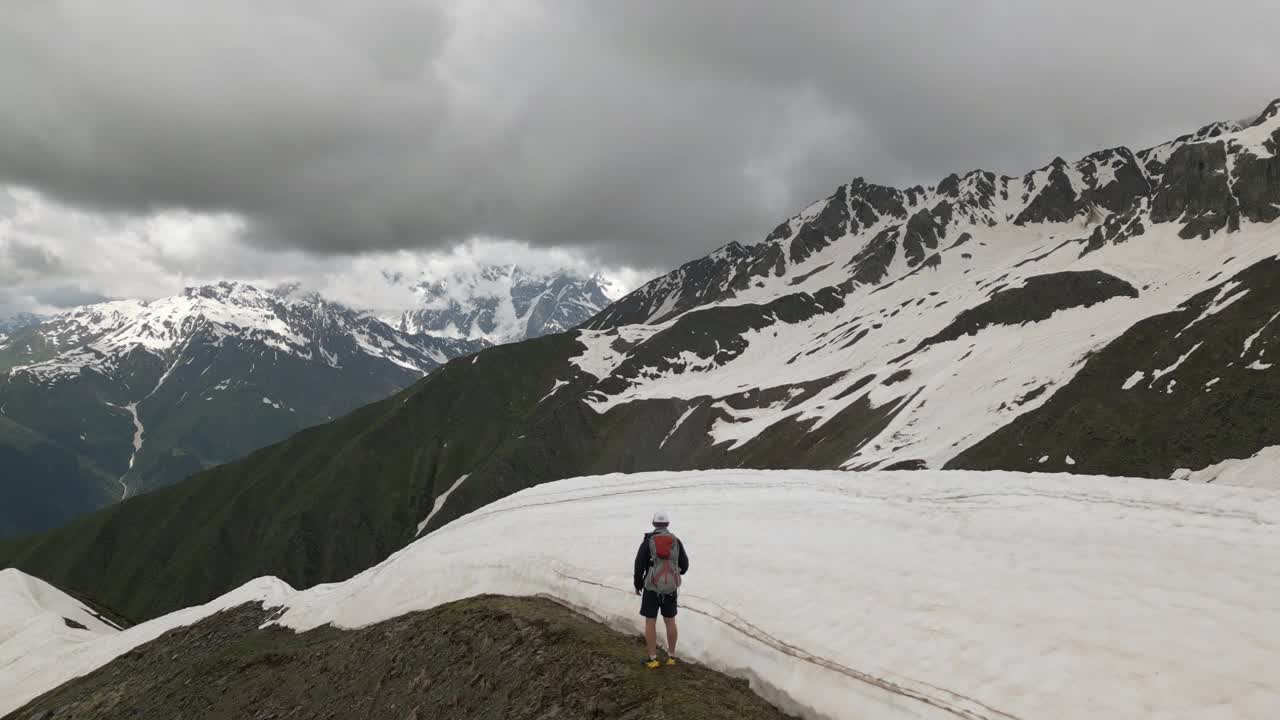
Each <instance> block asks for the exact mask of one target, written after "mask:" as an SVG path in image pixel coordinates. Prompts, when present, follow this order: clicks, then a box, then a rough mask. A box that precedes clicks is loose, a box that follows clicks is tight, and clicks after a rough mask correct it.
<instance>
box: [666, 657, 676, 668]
mask: <svg viewBox="0 0 1280 720" xmlns="http://www.w3.org/2000/svg"><path fill="white" fill-rule="evenodd" d="M675 664H676V659H675V658H673V657H671V656H670V655H668V656H667V665H668V666H671V665H675Z"/></svg>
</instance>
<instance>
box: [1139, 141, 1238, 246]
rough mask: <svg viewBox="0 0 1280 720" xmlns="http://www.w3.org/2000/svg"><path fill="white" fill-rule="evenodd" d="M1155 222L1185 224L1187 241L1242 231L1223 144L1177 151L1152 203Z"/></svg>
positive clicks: (1180, 233)
mask: <svg viewBox="0 0 1280 720" xmlns="http://www.w3.org/2000/svg"><path fill="white" fill-rule="evenodd" d="M1151 221H1152V222H1157V223H1161V222H1181V223H1183V228H1182V230H1181V231H1180V232H1179V233H1178V235H1180V236H1181V237H1183V238H1186V239H1191V238H1193V237H1200V238H1202V239H1207V238H1208V237H1209V235H1210V234H1212V233H1215V232H1217V231H1219V230H1222V229H1224V228H1229V229H1231V230H1235V229H1238V228H1239V226H1240V216H1239V212H1238V208H1237V206H1236V201H1235V198H1234V197H1233V196H1232V194H1231V191H1230V189H1229V188H1228V186H1227V154H1226V148H1225V146H1224V144H1223V143H1221V142H1216V143H1200V144H1195V145H1183V146H1182V147H1179V148H1178V149H1177V150H1175V151H1174V152H1173V155H1171V156H1170V157H1169V162H1168V163H1167V165H1166V168H1165V172H1164V178H1163V179H1162V180H1161V182H1160V186H1159V187H1158V188H1156V192H1155V196H1154V197H1153V198H1152V200H1151Z"/></svg>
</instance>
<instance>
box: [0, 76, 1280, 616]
mask: <svg viewBox="0 0 1280 720" xmlns="http://www.w3.org/2000/svg"><path fill="white" fill-rule="evenodd" d="M1278 221H1280V101H1276V102H1273V103H1271V104H1270V105H1269V106H1268V107H1267V108H1266V109H1265V110H1264V111H1263V112H1262V113H1261V114H1259V115H1258V116H1257V117H1256V118H1251V119H1250V120H1248V121H1246V122H1239V123H1214V124H1211V125H1209V126H1206V127H1204V128H1202V129H1200V130H1198V131H1196V132H1194V133H1190V134H1188V135H1184V136H1182V137H1179V138H1176V139H1174V140H1172V141H1169V142H1166V143H1163V144H1160V145H1157V146H1154V147H1150V148H1146V149H1141V150H1136V151H1135V150H1131V149H1129V148H1124V147H1120V148H1111V149H1106V150H1101V151H1099V152H1095V153H1092V154H1090V155H1088V156H1086V157H1084V158H1081V159H1079V160H1077V161H1074V162H1068V161H1066V160H1063V159H1061V158H1056V159H1054V160H1053V161H1052V162H1050V163H1049V164H1047V165H1045V166H1044V167H1041V168H1039V169H1036V170H1033V171H1031V172H1028V173H1026V174H1025V175H1022V176H1014V177H1008V176H1001V175H997V174H995V173H991V172H986V171H978V170H975V171H972V172H968V173H965V174H963V175H959V174H956V175H950V176H948V177H945V178H942V179H941V180H939V181H938V182H937V183H936V184H934V185H931V186H927V187H926V186H915V187H907V188H894V187H887V186H882V185H876V184H873V183H870V182H867V181H865V180H863V179H855V180H853V181H851V182H849V183H846V184H844V185H841V186H839V187H837V188H836V189H835V191H834V192H833V193H832V194H831V195H830V196H828V197H827V198H824V199H822V200H819V201H817V202H815V203H813V204H811V205H810V206H808V207H806V208H804V209H803V210H801V211H800V212H799V213H797V214H796V215H794V216H793V217H791V218H788V219H786V220H785V221H783V222H782V223H781V224H779V225H778V226H777V227H776V228H775V229H774V230H773V231H772V232H770V233H768V235H767V236H766V237H765V238H764V240H762V241H761V242H759V243H757V244H753V245H742V244H736V243H734V244H730V245H727V246H725V247H722V248H720V249H718V250H716V251H715V252H713V253H711V254H709V255H707V256H706V257H703V258H700V259H697V260H694V261H692V262H690V263H687V264H685V265H683V266H681V267H679V268H677V269H675V270H673V271H672V272H670V273H668V274H666V275H664V276H662V277H659V278H657V279H655V280H653V281H651V282H649V283H647V284H646V285H644V286H643V287H641V288H639V289H637V290H636V291H634V292H632V293H630V294H629V295H627V296H625V297H623V298H622V299H620V300H619V301H617V302H615V303H613V304H612V305H610V306H608V307H607V308H605V309H603V310H602V311H600V312H599V313H598V314H596V315H595V316H594V317H592V318H591V319H590V320H588V321H587V322H585V323H584V324H583V325H582V326H581V327H580V328H579V329H576V330H571V331H568V332H562V333H558V334H552V335H547V336H544V337H541V338H535V339H531V340H527V341H525V342H520V343H516V344H509V345H502V346H498V347H493V348H488V349H485V350H483V351H481V352H478V353H475V354H473V355H471V356H468V357H465V358H455V359H452V360H450V361H449V362H447V363H445V364H444V365H443V366H442V367H440V368H439V369H437V370H435V371H433V372H431V373H430V374H429V375H427V376H426V377H425V378H423V379H421V380H419V381H417V382H416V383H414V384H413V385H411V386H409V387H407V388H406V389H404V390H401V391H399V392H397V393H395V394H394V395H391V396H390V397H388V398H386V399H383V400H380V401H378V402H375V403H373V404H370V405H366V406H364V407H362V408H360V409H358V410H356V411H354V412H352V413H351V414H349V415H346V416H344V417H340V418H338V419H336V420H334V421H333V422H328V423H324V424H321V425H317V426H315V427H311V428H308V429H306V430H303V431H301V432H299V433H297V434H296V435H293V436H292V437H290V438H289V439H287V440H285V441H283V442H281V443H278V444H276V445H273V446H270V447H266V448H263V449H261V450H258V451H256V452H253V453H252V454H250V455H248V456H247V457H244V458H243V459H240V460H237V461H235V462H232V463H229V464H226V465H221V466H218V467H214V468H211V469H208V470H205V471H203V472H200V473H198V474H196V475H195V476H194V477H192V478H191V479H189V480H187V481H185V482H182V483H179V484H177V485H175V486H172V487H168V488H164V489H161V490H158V491H156V492H153V493H149V494H147V495H143V496H139V497H137V498H131V499H130V500H128V501H127V502H124V503H119V504H116V505H113V506H111V507H109V508H106V509H104V510H102V511H100V512H98V513H95V514H93V515H91V516H88V517H85V518H81V519H79V520H77V521H75V522H73V523H71V524H70V525H67V526H65V527H63V528H60V529H58V530H55V531H52V532H49V533H45V534H42V535H38V536H34V537H31V538H26V539H22V540H12V541H5V542H0V563H4V564H12V565H15V566H17V567H20V568H22V569H24V570H26V571H28V572H31V573H33V574H35V575H38V576H39V577H41V578H44V579H46V580H49V581H51V582H54V583H55V584H57V585H59V586H60V587H64V588H68V589H71V590H74V591H77V592H83V593H86V594H89V595H91V596H93V597H95V598H98V599H100V600H102V601H103V602H104V603H106V604H107V605H109V606H111V607H113V608H115V609H117V610H119V611H120V612H122V613H124V614H125V615H127V616H129V617H132V618H144V617H152V616H155V615H158V614H160V613H163V612H165V611H168V610H172V609H175V608H179V607H184V606H188V605H192V604H196V603H199V602H203V601H206V600H208V599H210V598H212V597H216V596H217V595H219V594H221V593H223V592H226V591H227V590H229V589H231V588H234V587H236V586H238V585H239V584H241V583H243V582H246V581H248V580H250V579H252V578H255V577H259V576H263V575H275V576H277V577H280V578H282V579H283V580H285V581H287V582H288V583H289V584H291V585H293V586H295V587H310V586H312V585H315V584H317V583H325V582H331V581H337V580H342V579H345V578H348V577H350V576H351V575H352V574H354V573H356V572H359V571H361V570H364V569H366V568H368V567H370V566H371V565H373V564H375V563H377V562H379V561H381V560H382V559H384V558H386V557H387V556H388V555H390V554H391V553H393V552H395V551H396V550H399V549H401V548H402V547H404V546H405V545H406V544H408V543H410V542H412V541H413V540H414V538H416V537H418V536H420V535H422V534H424V533H431V532H432V531H433V530H435V529H437V528H439V527H441V526H443V525H444V524H446V523H448V522H449V521H451V520H453V519H456V518H458V517H460V516H462V515H463V514H465V513H468V512H470V511H473V510H475V509H477V508H480V507H482V506H484V505H487V504H488V503H491V502H493V501H496V500H498V499H500V498H503V497H506V496H508V495H510V494H512V493H514V492H516V491H519V490H521V489H524V488H528V487H530V486H533V485H537V484H540V483H543V482H547V481H551V480H557V479H560V478H567V477H574V476H581V475H591V474H600V473H611V472H635V471H642V470H686V469H704V468H716V467H752V468H812V469H843V470H868V469H876V470H890V469H896V470H901V469H924V468H956V469H1004V470H1029V471H1049V472H1066V471H1070V472H1074V473H1082V474H1093V475H1098V474H1101V475H1127V476H1138V477H1154V478H1168V477H1171V476H1176V477H1181V478H1186V477H1191V476H1192V475H1191V473H1190V471H1196V470H1200V469H1202V468H1206V467H1208V466H1213V465H1220V464H1222V463H1229V462H1232V461H1236V460H1241V461H1243V460H1247V459H1248V458H1250V457H1252V456H1254V455H1255V454H1259V453H1262V452H1264V451H1265V450H1266V448H1268V447H1271V446H1275V445H1280V425H1277V424H1276V423H1274V422H1272V421H1271V420H1273V419H1274V418H1275V417H1277V413H1280V373H1277V372H1276V371H1275V370H1274V368H1275V365H1276V359H1275V357H1274V353H1275V352H1276V347H1277V340H1280V325H1277V324H1276V323H1275V322H1274V321H1275V320H1276V319H1277V317H1280V312H1278V311H1280V308H1278V307H1277V306H1276V305H1277V304H1276V301H1275V298H1276V287H1277V285H1278V284H1280V260H1277V256H1280V222H1278ZM495 327H497V326H496V325H495ZM162 369H163V368H162ZM147 389H148V390H149V388H147Z"/></svg>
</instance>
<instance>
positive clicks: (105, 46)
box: [0, 0, 1280, 267]
mask: <svg viewBox="0 0 1280 720" xmlns="http://www.w3.org/2000/svg"><path fill="white" fill-rule="evenodd" d="M1277 27H1280V6H1277V5H1275V4H1267V3H1254V2H1249V3H1240V2H1219V3H1214V4H1211V5H1210V4H1205V3H1199V2H1142V3H1139V2H1115V1H1114V0H1112V1H1111V2H1105V3H1103V2H1077V3H1068V4H1061V3H1058V4H1046V3H1028V2H986V3H939V2H892V3H888V2H886V3H868V2H819V1H816V0H815V1H813V2H789V3H739V2H727V1H726V2H689V1H688V0H682V1H679V2H676V1H672V2H656V1H651V2H621V1H617V2H604V1H587V0H579V1H568V2H546V3H536V2H533V1H532V0H510V1H508V2H495V3H483V4H481V3H452V2H445V3H439V4H437V3H429V2H385V3H366V2H359V1H357V0H349V1H337V0H305V1H303V0H297V1H294V2H291V1H287V0H281V1H278V2H270V3H262V2H257V1H253V2H250V1H249V0H220V2H213V3H197V2H174V1H173V0H121V1H120V2H111V3H103V2H97V1H96V0H64V1H62V2H48V1H46V0H17V1H16V2H14V3H9V4H7V5H6V7H5V10H4V19H3V20H2V21H0V97H3V98H4V111H3V112H2V113H0V182H5V183H10V184H13V185H18V186H25V187H29V188H33V189H36V190H38V191H39V192H41V193H45V194H47V195H49V196H50V197H53V198H56V199H57V200H58V201H59V202H61V203H66V204H67V205H69V206H74V207H78V208H82V209H93V210H95V211H103V212H109V213H121V212H122V213H133V214H140V215H146V214H148V213H153V212H157V211H164V210H171V209H181V210H186V211H192V212H197V213H204V212H217V213H233V214H236V215H239V216H242V217H243V218H244V219H245V221H246V222H245V224H244V230H243V232H244V239H245V240H246V241H247V242H249V243H251V244H253V245H255V246H257V247H258V248H259V249H287V250H290V251H301V252H304V253H309V254H315V255H325V254H336V253H361V252H372V251H385V250H394V249H401V248H420V249H428V250H430V249H440V248H446V247H449V246H451V245H452V244H454V243H457V242H459V241H461V240H464V239H466V238H470V237H474V236H490V237H504V238H513V239H517V240H520V241H522V242H527V243H530V244H531V245H533V246H535V247H538V246H542V247H548V246H569V247H576V248H579V249H581V250H583V251H585V252H587V253H588V254H590V255H591V256H593V257H596V258H598V259H599V260H600V261H601V262H608V263H613V264H626V265H632V266H642V267H664V266H671V265H674V264H676V263H679V262H681V261H683V260H686V259H688V258H691V257H694V256H697V255H699V254H701V253H703V252H705V251H707V250H709V249H710V248H712V247H715V246H717V245H720V244H723V243H724V242H727V241H729V240H755V239H759V238H760V237H762V236H763V234H764V233H766V232H767V231H768V230H769V229H770V228H771V227H772V226H773V225H774V224H776V223H777V222H778V221H780V220H782V219H783V218H785V217H786V216H787V215H789V214H791V213H792V212H794V211H795V210H797V209H798V208H800V207H802V206H804V205H805V204H807V203H808V202H809V201H812V200H814V199H817V198H819V197H821V196H824V195H826V194H828V193H829V192H830V191H831V190H832V188H833V187H834V186H835V185H836V184H837V183H840V182H844V181H847V180H848V179H849V178H851V177H853V176H856V175H860V176H865V177H867V178H868V179H871V180H873V181H880V182H886V183H903V182H911V183H915V182H922V183H928V182H931V181H934V180H936V179H938V178H940V177H942V176H943V175H945V174H947V173H949V172H953V171H961V172H962V171H964V170H967V169H970V168H973V167H984V168H988V169H993V170H996V171H1001V172H1007V173H1014V172H1022V171H1025V170H1027V169H1030V168H1032V167H1036V166H1039V165H1043V164H1044V163H1045V162H1047V161H1048V160H1050V159H1051V158H1052V157H1053V156H1055V155H1060V154H1061V155H1064V156H1068V157H1070V156H1071V155H1079V154H1083V153H1086V152H1088V151H1090V150H1092V149H1095V148H1097V147H1100V146H1111V145H1117V144H1131V145H1141V144H1144V143H1154V142H1157V141H1160V140H1162V139H1165V138H1166V137H1171V136H1174V135H1177V134H1180V133H1181V132H1185V131H1188V130H1191V129H1194V128H1195V127H1197V126H1199V125H1201V124H1204V123H1206V122H1208V121H1211V120H1216V119H1228V118H1232V117H1233V116H1236V115H1240V116H1243V115H1245V114H1247V113H1249V112H1251V111H1257V110H1259V109H1261V107H1262V106H1263V105H1264V104H1265V103H1266V102H1267V101H1268V100H1270V99H1272V97H1274V96H1276V95H1280V83H1278V82H1277V79H1276V74H1275V68H1277V67H1280V43H1276V42H1275V30H1276V28H1277ZM27 259H28V260H34V258H33V257H28V258H27Z"/></svg>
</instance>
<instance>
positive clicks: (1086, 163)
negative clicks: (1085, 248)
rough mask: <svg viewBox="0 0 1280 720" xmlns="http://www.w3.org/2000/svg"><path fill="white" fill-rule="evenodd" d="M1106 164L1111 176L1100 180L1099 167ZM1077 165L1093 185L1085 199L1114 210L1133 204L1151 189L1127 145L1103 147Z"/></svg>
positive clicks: (1118, 210) (1123, 209)
mask: <svg viewBox="0 0 1280 720" xmlns="http://www.w3.org/2000/svg"><path fill="white" fill-rule="evenodd" d="M1103 166H1108V167H1110V168H1111V172H1112V174H1113V175H1114V179H1112V180H1111V181H1110V182H1107V183H1106V184H1102V185H1100V184H1099V180H1098V178H1099V175H1100V168H1101V167H1103ZM1080 167H1081V170H1082V172H1083V173H1084V175H1085V179H1086V181H1087V182H1089V183H1090V185H1092V189H1091V190H1089V191H1088V192H1087V193H1086V194H1085V195H1086V199H1087V200H1089V201H1090V202H1093V203H1095V204H1096V205H1098V206H1099V207H1102V208H1105V209H1107V210H1109V211H1111V212H1113V213H1123V212H1126V211H1128V210H1131V209H1132V208H1133V207H1134V206H1136V205H1137V204H1138V202H1139V200H1140V199H1141V198H1143V197H1146V196H1147V195H1148V194H1150V192H1151V183H1150V181H1148V180H1147V176H1146V174H1145V173H1144V172H1143V170H1142V167H1141V166H1140V165H1139V163H1138V158H1137V156H1135V155H1134V154H1133V151H1132V150H1130V149H1129V148H1125V147H1121V148H1115V149H1113V150H1103V151H1101V152H1096V153H1093V154H1092V155H1089V156H1088V157H1086V158H1085V159H1084V160H1083V161H1082V162H1081V163H1080Z"/></svg>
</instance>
